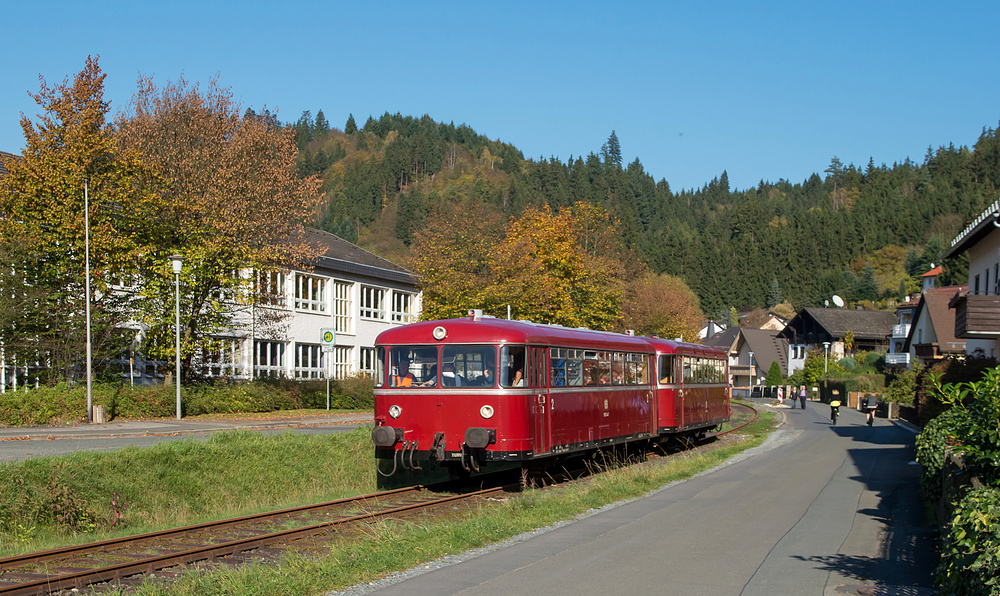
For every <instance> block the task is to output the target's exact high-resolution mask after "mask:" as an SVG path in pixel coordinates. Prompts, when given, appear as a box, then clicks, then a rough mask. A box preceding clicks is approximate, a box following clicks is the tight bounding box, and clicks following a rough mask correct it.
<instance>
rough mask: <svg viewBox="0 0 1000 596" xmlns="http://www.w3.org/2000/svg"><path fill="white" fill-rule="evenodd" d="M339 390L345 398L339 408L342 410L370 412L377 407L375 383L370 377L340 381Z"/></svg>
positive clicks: (362, 375)
mask: <svg viewBox="0 0 1000 596" xmlns="http://www.w3.org/2000/svg"><path fill="white" fill-rule="evenodd" d="M337 389H338V390H339V391H340V393H341V394H342V395H343V397H344V399H343V401H342V402H341V405H340V406H339V407H341V408H348V409H358V410H370V409H372V408H374V407H375V383H374V381H372V378H371V377H370V376H368V375H365V374H358V375H354V376H353V377H349V378H346V379H340V380H339V381H337Z"/></svg>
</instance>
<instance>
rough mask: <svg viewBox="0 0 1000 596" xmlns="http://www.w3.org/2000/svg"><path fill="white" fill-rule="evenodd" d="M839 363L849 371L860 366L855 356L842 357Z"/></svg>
mask: <svg viewBox="0 0 1000 596" xmlns="http://www.w3.org/2000/svg"><path fill="white" fill-rule="evenodd" d="M837 364H838V365H840V368H842V369H844V370H846V371H847V372H854V369H856V368H858V363H857V362H855V361H854V359H853V358H841V359H840V360H838V361H837Z"/></svg>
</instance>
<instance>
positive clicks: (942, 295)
mask: <svg viewBox="0 0 1000 596" xmlns="http://www.w3.org/2000/svg"><path fill="white" fill-rule="evenodd" d="M967 289H968V288H967V287H966V286H950V287H944V288H935V287H931V288H930V289H927V290H924V291H923V292H921V294H920V300H919V301H918V302H917V306H916V308H915V309H914V311H913V319H912V321H911V324H910V332H909V334H908V335H907V337H906V341H905V342H904V343H903V352H904V353H906V354H907V355H908V356H909V357H910V365H911V366H913V365H915V364H923V365H927V364H933V363H934V362H936V361H938V360H943V359H944V358H947V357H950V356H963V355H965V340H964V339H961V338H957V337H955V312H954V311H953V310H951V309H950V308H949V307H948V305H949V303H950V302H951V301H952V299H953V298H955V297H956V296H959V295H962V294H964V293H965V292H966V290H967ZM888 363H889V359H888V357H886V364H888Z"/></svg>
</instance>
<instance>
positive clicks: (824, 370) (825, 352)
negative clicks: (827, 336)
mask: <svg viewBox="0 0 1000 596" xmlns="http://www.w3.org/2000/svg"><path fill="white" fill-rule="evenodd" d="M829 349H830V342H828V341H825V342H823V374H824V375H825V374H826V371H827V360H828V357H827V352H828V351H829Z"/></svg>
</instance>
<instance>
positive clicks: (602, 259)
mask: <svg viewBox="0 0 1000 596" xmlns="http://www.w3.org/2000/svg"><path fill="white" fill-rule="evenodd" d="M577 210H578V213H577V214H574V212H573V211H572V210H569V209H564V210H562V211H560V212H558V213H553V212H552V211H551V210H550V209H549V208H548V207H542V208H529V209H528V210H526V211H525V212H524V213H523V214H522V215H521V216H520V217H517V218H512V219H510V220H509V221H508V222H507V223H506V224H503V223H502V220H501V219H499V215H498V214H497V213H496V212H493V211H490V210H483V208H482V207H481V206H480V207H479V209H478V210H475V211H473V212H472V213H470V211H469V210H468V209H461V208H458V207H456V208H453V209H452V208H447V207H443V206H439V207H438V209H437V211H436V212H435V213H434V214H432V216H431V217H429V218H428V221H429V223H428V226H427V228H426V229H424V230H421V231H418V232H417V233H416V234H415V236H414V246H415V254H416V255H418V256H417V257H416V259H415V261H414V263H413V268H414V269H415V270H416V271H417V273H419V274H420V276H421V278H422V282H421V285H422V289H423V292H424V297H423V307H424V312H423V315H422V316H423V318H424V319H436V318H449V317H454V316H462V315H464V314H465V313H466V312H467V310H468V309H470V308H481V309H483V311H484V312H486V313H488V314H492V315H494V316H506V314H507V312H508V308H509V309H510V313H511V316H512V317H513V318H516V319H528V320H532V321H535V322H538V323H555V324H560V325H565V326H567V327H589V328H592V329H610V328H611V326H612V325H613V323H614V322H615V321H616V320H618V319H619V317H620V310H621V297H622V295H623V294H624V283H625V279H626V276H627V274H628V273H629V272H630V271H632V270H634V266H632V265H626V264H624V263H622V262H620V261H616V260H615V259H614V258H611V256H610V255H613V254H617V255H618V256H619V257H621V256H622V254H625V253H621V252H618V253H615V252H613V251H612V250H611V247H612V245H613V243H614V242H617V241H614V242H613V240H612V239H614V238H615V234H614V224H613V222H612V220H611V218H610V216H608V214H607V212H606V211H603V209H601V208H600V207H596V206H582V205H578V206H577Z"/></svg>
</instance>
